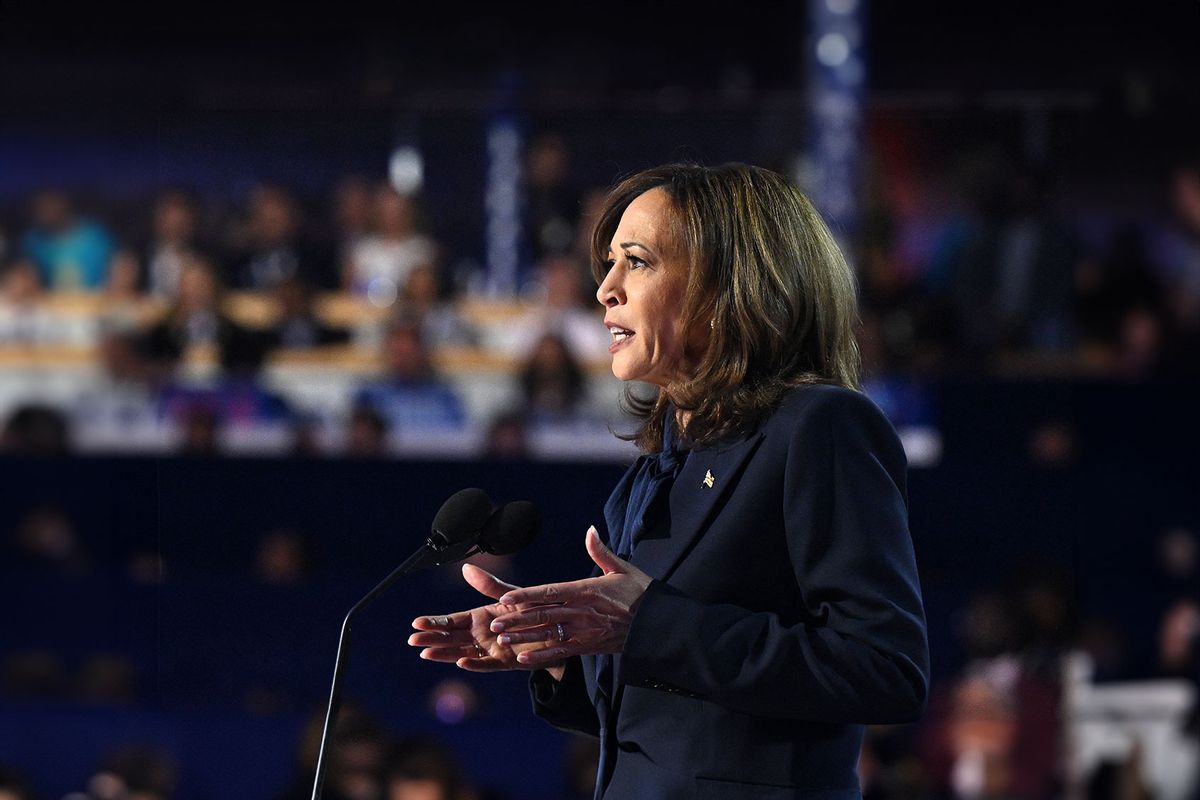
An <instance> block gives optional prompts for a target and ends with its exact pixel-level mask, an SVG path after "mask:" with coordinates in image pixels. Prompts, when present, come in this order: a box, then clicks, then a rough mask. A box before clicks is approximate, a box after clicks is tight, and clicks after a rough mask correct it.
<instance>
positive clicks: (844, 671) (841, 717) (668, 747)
mask: <svg viewBox="0 0 1200 800" xmlns="http://www.w3.org/2000/svg"><path fill="white" fill-rule="evenodd" d="M906 466H907V463H906V460H905V456H904V451H903V449H902V448H901V445H900V441H899V439H898V438H897V436H896V432H895V430H894V429H893V428H892V426H891V423H889V422H888V420H887V418H886V417H885V416H884V415H883V413H882V412H881V411H880V410H879V409H878V407H876V406H875V404H874V403H873V402H871V400H870V399H869V398H867V397H866V396H865V395H862V394H860V393H858V392H854V391H851V390H849V389H845V388H842V387H837V386H830V385H812V386H804V387H801V388H798V389H795V390H793V391H791V392H789V393H788V395H787V396H786V397H785V398H784V400H783V401H782V403H781V404H780V407H779V408H778V409H777V410H776V411H775V412H774V413H773V414H772V415H771V416H770V417H768V418H767V419H766V420H765V421H764V422H763V423H762V424H761V425H760V426H759V427H758V429H757V430H755V431H754V432H752V433H750V434H748V435H745V436H742V437H740V438H738V439H736V440H733V441H728V442H724V443H722V444H720V445H717V446H713V447H705V448H696V449H694V450H693V451H692V452H691V453H690V454H689V455H688V458H687V462H686V464H685V466H684V468H683V470H682V472H681V473H680V475H679V477H678V478H677V479H676V481H675V484H674V486H673V488H672V490H671V496H670V525H669V526H665V525H664V526H660V527H659V528H658V529H657V530H655V531H652V532H650V533H649V534H647V535H646V537H645V538H643V539H641V540H640V542H639V543H638V545H637V548H636V550H635V551H634V554H633V558H632V561H633V563H634V564H635V565H637V566H638V567H639V568H641V569H642V570H644V571H645V572H646V573H648V574H649V575H650V576H651V577H652V578H653V579H654V581H653V582H652V583H651V584H650V587H649V589H647V591H646V593H645V595H644V596H643V598H642V600H641V603H640V604H639V606H638V607H637V610H636V613H635V614H634V617H633V621H632V626H631V628H630V631H629V637H628V640H627V642H626V645H625V650H624V652H623V653H622V654H621V655H620V656H618V657H617V658H616V664H615V669H614V674H615V680H614V685H613V686H612V687H597V686H596V678H595V668H594V662H595V659H594V657H583V658H574V659H571V660H570V661H568V663H567V671H566V674H565V675H564V677H563V680H562V682H561V683H559V682H556V681H554V680H553V678H551V677H550V676H549V674H548V673H545V672H537V673H534V675H533V677H532V680H531V685H532V690H533V700H534V711H535V713H536V714H538V716H541V717H543V718H545V719H547V720H548V721H550V722H551V723H552V724H554V725H556V726H558V727H560V728H564V729H571V730H578V731H583V732H585V733H589V734H591V735H596V736H601V737H603V738H604V745H605V747H604V749H605V751H606V752H607V754H608V756H607V757H606V759H605V761H606V762H607V764H602V765H601V774H600V776H599V778H598V780H599V782H600V784H601V789H602V791H603V794H604V796H605V797H607V798H617V799H620V800H624V798H645V799H646V800H654V799H656V798H660V799H661V800H675V798H691V797H699V798H705V797H712V798H797V797H804V798H826V797H828V798H847V799H848V798H857V797H859V796H860V795H859V784H858V778H857V774H856V766H857V761H858V754H859V750H860V747H861V744H862V737H863V726H864V724H870V723H898V722H909V721H912V720H915V719H916V718H917V717H919V716H920V715H921V713H922V712H923V711H924V709H925V705H926V697H927V693H928V688H929V645H928V640H927V634H926V625H925V613H924V609H923V607H922V601H921V590H920V584H919V581H918V577H917V568H916V562H915V559H914V555H913V546H912V541H911V537H910V535H909V531H908V500H907V488H906V481H905V470H906ZM636 468H637V464H635V465H634V466H633V467H631V469H630V471H629V472H628V473H627V474H626V476H625V478H624V479H623V480H622V483H621V484H620V485H618V487H617V491H616V492H615V493H614V494H617V493H620V492H621V491H622V488H623V487H625V486H627V485H628V482H629V481H630V480H631V479H632V477H633V474H634V471H635V470H636Z"/></svg>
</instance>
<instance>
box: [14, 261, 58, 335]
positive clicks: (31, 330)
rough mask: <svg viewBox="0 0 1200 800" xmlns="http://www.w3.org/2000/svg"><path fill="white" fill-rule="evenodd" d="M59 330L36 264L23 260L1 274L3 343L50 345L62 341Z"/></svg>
mask: <svg viewBox="0 0 1200 800" xmlns="http://www.w3.org/2000/svg"><path fill="white" fill-rule="evenodd" d="M56 328H57V324H56V320H55V318H54V316H53V314H51V313H50V311H49V310H47V308H46V306H45V304H44V303H43V302H42V288H41V284H40V283H39V281H38V275H37V267H36V266H34V263H33V262H32V261H30V260H29V259H21V260H19V261H14V262H12V263H11V264H9V265H8V266H6V267H5V268H4V273H3V274H2V275H0V344H7V345H37V344H49V343H52V342H54V341H55V340H56V339H57V338H59V337H58V336H57V335H56Z"/></svg>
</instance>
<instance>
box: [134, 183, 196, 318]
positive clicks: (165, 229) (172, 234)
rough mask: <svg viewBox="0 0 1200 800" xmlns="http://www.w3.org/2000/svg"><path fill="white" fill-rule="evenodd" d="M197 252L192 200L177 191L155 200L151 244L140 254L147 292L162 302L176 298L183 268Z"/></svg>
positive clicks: (170, 191) (194, 212)
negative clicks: (143, 264)
mask: <svg viewBox="0 0 1200 800" xmlns="http://www.w3.org/2000/svg"><path fill="white" fill-rule="evenodd" d="M199 249H200V248H198V246H197V231H196V206H195V202H194V201H193V200H192V198H191V197H190V196H188V195H187V194H186V193H184V192H181V191H179V190H168V191H165V192H163V193H162V194H160V195H159V196H158V197H156V198H155V200H154V214H153V221H152V231H151V235H150V241H149V242H148V243H147V244H146V247H145V250H144V253H143V257H144V261H145V264H146V276H145V277H146V280H145V282H144V285H145V288H146V291H147V292H148V293H149V294H150V295H151V296H153V297H157V298H160V299H162V300H166V301H170V300H173V299H175V295H176V294H177V293H178V291H179V279H180V276H181V275H182V274H183V268H184V265H185V264H186V262H187V259H188V258H189V257H190V256H193V255H195V254H197V253H198V252H199Z"/></svg>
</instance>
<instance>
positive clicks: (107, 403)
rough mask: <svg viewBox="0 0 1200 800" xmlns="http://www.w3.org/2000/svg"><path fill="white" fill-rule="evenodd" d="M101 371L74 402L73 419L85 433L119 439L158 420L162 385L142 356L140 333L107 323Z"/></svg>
mask: <svg viewBox="0 0 1200 800" xmlns="http://www.w3.org/2000/svg"><path fill="white" fill-rule="evenodd" d="M98 350H99V352H98V355H99V360H100V367H101V369H100V373H99V374H98V375H97V376H96V377H95V378H93V379H92V380H91V381H89V382H88V384H87V385H86V386H84V387H81V389H80V391H79V393H78V395H77V396H76V398H75V401H74V402H73V403H72V404H71V406H70V416H71V423H72V425H74V426H75V427H76V428H77V429H78V430H79V431H80V432H81V434H84V435H89V434H90V435H96V436H99V437H101V438H102V439H104V440H106V441H119V440H120V439H121V438H123V437H124V436H127V435H128V434H129V433H130V432H132V431H134V430H135V429H136V430H150V429H152V428H154V427H155V426H156V425H157V422H158V386H157V384H156V382H155V374H154V371H153V370H152V369H151V367H150V365H149V364H148V363H147V361H146V359H145V358H144V357H143V356H142V352H141V348H140V339H139V338H138V335H137V334H135V333H132V332H129V331H126V330H124V329H123V328H122V327H119V326H112V327H104V328H102V330H101V334H100V344H99V348H98Z"/></svg>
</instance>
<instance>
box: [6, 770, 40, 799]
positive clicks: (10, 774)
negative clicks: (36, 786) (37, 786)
mask: <svg viewBox="0 0 1200 800" xmlns="http://www.w3.org/2000/svg"><path fill="white" fill-rule="evenodd" d="M36 797H37V795H35V794H34V793H33V786H32V785H30V783H29V781H28V780H27V779H26V778H25V776H24V775H22V774H21V773H19V772H17V771H16V770H15V769H12V768H11V767H7V766H5V765H3V764H0V800H36Z"/></svg>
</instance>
